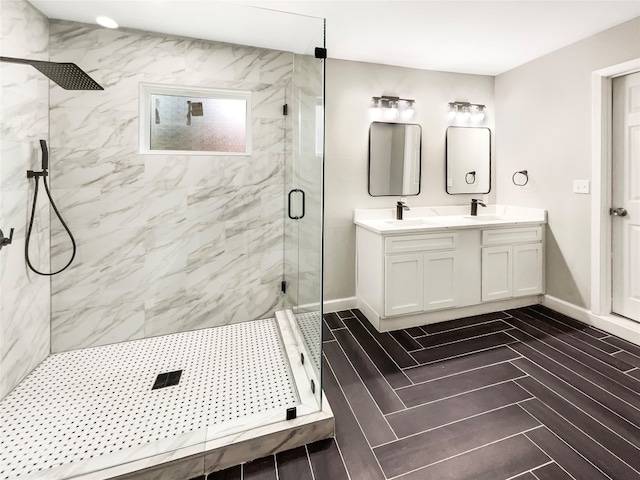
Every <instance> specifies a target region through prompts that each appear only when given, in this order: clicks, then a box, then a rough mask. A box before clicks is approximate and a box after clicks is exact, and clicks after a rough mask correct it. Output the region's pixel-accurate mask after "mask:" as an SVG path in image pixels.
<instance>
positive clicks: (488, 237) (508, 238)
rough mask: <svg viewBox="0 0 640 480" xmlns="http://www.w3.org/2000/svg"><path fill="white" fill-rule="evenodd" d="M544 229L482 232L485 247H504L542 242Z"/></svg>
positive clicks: (530, 228) (523, 228)
mask: <svg viewBox="0 0 640 480" xmlns="http://www.w3.org/2000/svg"><path fill="white" fill-rule="evenodd" d="M541 240H542V227H541V226H537V227H520V228H501V229H496V230H483V231H482V244H483V245H502V244H506V243H511V244H513V243H523V242H540V241H541Z"/></svg>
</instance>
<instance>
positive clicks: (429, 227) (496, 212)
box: [353, 205, 547, 235]
mask: <svg viewBox="0 0 640 480" xmlns="http://www.w3.org/2000/svg"><path fill="white" fill-rule="evenodd" d="M470 211H471V207H470V205H459V206H447V207H414V208H411V210H408V211H407V210H405V211H404V215H403V220H396V219H395V218H396V208H395V206H394V207H392V208H381V209H356V210H354V213H353V221H354V223H355V224H356V225H358V226H360V227H362V228H366V229H367V230H371V231H372V232H375V233H379V234H383V235H387V234H395V233H419V232H430V231H434V230H441V229H450V228H455V229H461V228H486V227H505V226H509V225H535V224H543V223H546V222H547V211H546V210H542V209H539V208H525V207H512V206H508V205H487V206H486V207H481V206H478V215H477V216H476V217H472V216H471V215H470Z"/></svg>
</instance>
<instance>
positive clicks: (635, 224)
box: [611, 72, 640, 322]
mask: <svg viewBox="0 0 640 480" xmlns="http://www.w3.org/2000/svg"><path fill="white" fill-rule="evenodd" d="M612 135H613V149H612V155H613V188H612V218H611V228H612V232H611V242H612V249H613V252H612V278H611V281H612V310H613V312H614V313H617V314H619V315H623V316H625V317H628V318H631V319H633V320H636V321H639V322H640V72H639V73H634V74H631V75H626V76H624V77H619V78H614V79H613V128H612ZM616 213H617V215H615V214H616Z"/></svg>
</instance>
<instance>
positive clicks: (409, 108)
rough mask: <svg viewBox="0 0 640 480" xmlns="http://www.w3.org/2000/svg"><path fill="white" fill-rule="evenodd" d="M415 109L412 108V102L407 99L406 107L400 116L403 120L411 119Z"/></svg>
mask: <svg viewBox="0 0 640 480" xmlns="http://www.w3.org/2000/svg"><path fill="white" fill-rule="evenodd" d="M414 113H415V111H414V109H413V102H411V101H408V102H407V107H406V108H405V109H404V110H403V111H402V118H403V119H404V120H411V119H412V118H413V115H414Z"/></svg>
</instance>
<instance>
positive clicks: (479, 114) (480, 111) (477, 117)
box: [473, 107, 484, 123]
mask: <svg viewBox="0 0 640 480" xmlns="http://www.w3.org/2000/svg"><path fill="white" fill-rule="evenodd" d="M473 121H474V122H476V123H482V122H483V121H484V108H483V107H476V112H475V113H474V114H473Z"/></svg>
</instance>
